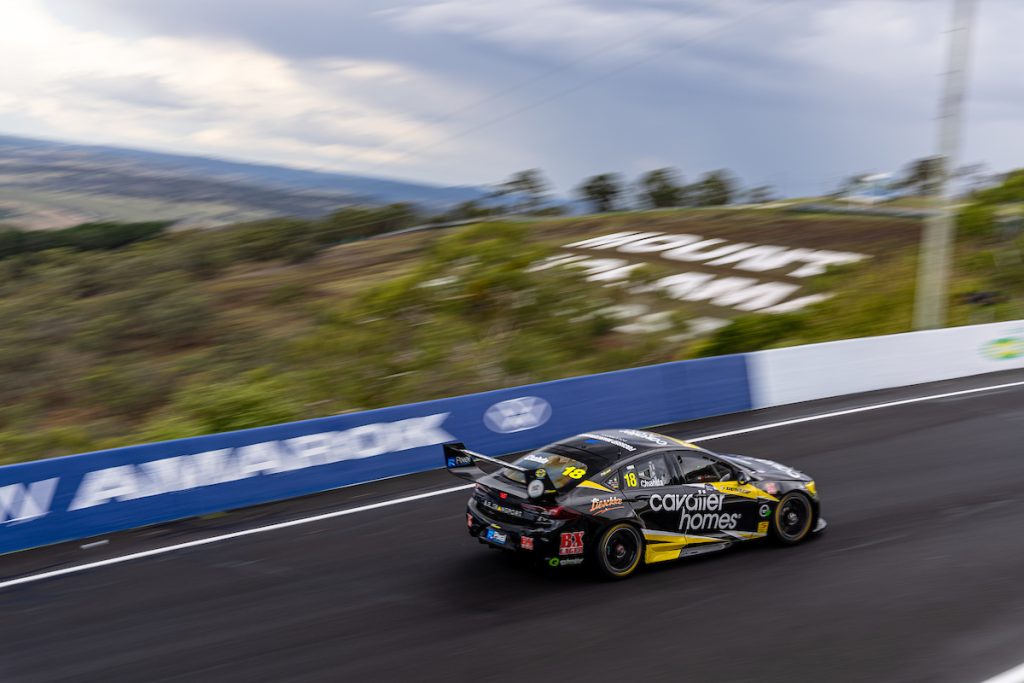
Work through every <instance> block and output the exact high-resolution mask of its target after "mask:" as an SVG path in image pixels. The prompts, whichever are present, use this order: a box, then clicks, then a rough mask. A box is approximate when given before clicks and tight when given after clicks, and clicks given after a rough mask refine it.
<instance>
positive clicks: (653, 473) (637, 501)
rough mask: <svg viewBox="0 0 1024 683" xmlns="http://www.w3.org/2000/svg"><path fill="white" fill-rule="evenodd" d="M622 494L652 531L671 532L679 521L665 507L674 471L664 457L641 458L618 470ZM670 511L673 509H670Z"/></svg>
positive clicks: (660, 455) (659, 455)
mask: <svg viewBox="0 0 1024 683" xmlns="http://www.w3.org/2000/svg"><path fill="white" fill-rule="evenodd" d="M618 478H619V486H620V490H621V491H622V492H623V493H624V494H625V496H626V500H627V501H629V503H630V504H631V505H632V507H633V510H634V511H635V512H636V514H637V516H638V517H640V519H641V520H642V521H643V523H644V527H645V528H646V529H647V530H649V531H652V532H653V531H663V530H672V529H674V528H675V523H676V518H675V515H674V514H673V513H672V510H671V509H666V507H665V506H664V505H663V504H662V502H663V500H664V498H665V496H667V495H671V483H672V482H671V480H672V471H671V470H670V469H669V465H668V462H667V461H666V460H665V456H664V455H663V454H662V453H654V454H652V455H649V456H647V457H643V458H638V459H637V460H636V461H634V462H631V463H629V464H627V465H625V466H624V467H622V468H620V469H619V473H618ZM669 507H671V505H670V506H669Z"/></svg>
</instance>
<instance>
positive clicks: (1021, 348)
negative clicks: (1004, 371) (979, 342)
mask: <svg viewBox="0 0 1024 683" xmlns="http://www.w3.org/2000/svg"><path fill="white" fill-rule="evenodd" d="M981 353H982V355H983V356H985V357H986V358H991V359H992V360H1010V359H1012V358H1020V357H1021V356H1024V337H1001V338H999V339H993V340H992V341H990V342H986V343H985V345H984V346H982V347H981Z"/></svg>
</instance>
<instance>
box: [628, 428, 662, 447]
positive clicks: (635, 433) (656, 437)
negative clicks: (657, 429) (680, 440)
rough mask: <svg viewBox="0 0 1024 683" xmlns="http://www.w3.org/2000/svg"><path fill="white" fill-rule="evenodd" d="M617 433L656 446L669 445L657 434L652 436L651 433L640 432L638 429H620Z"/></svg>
mask: <svg viewBox="0 0 1024 683" xmlns="http://www.w3.org/2000/svg"><path fill="white" fill-rule="evenodd" d="M619 433H620V434H626V435H627V436H635V437H637V438H640V439H643V440H645V441H650V442H651V443H655V444H658V445H659V446H668V445H669V443H668V441H666V440H665V439H663V438H662V437H661V436H659V435H657V434H652V433H651V432H642V431H640V430H639V429H620V430H619Z"/></svg>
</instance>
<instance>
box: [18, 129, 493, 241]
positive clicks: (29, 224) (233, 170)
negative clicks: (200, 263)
mask: <svg viewBox="0 0 1024 683" xmlns="http://www.w3.org/2000/svg"><path fill="white" fill-rule="evenodd" d="M485 194H486V190H484V189H483V188H479V187H442V186H435V185H427V184H422V183H414V182H406V181H399V180H387V179H382V178H372V177H367V176H359V175H351V174H346V173H328V172H322V171H307V170H302V169H296V168H286V167H282V166H271V165H266V164H250V163H242V162H235V161H226V160H222V159H212V158H207V157H197V156H185V155H178V154H164V153H160V152H147V151H142V150H135V149H124V148H118V147H102V146H92V145H75V144H65V143H59V142H51V141H46V140H33V139H28V138H20V137H13V136H3V135H0V223H3V224H7V225H14V226H18V227H25V228H34V229H45V228H57V227H66V226H69V225H75V224H77V223H83V222H87V221H140V220H174V221H178V222H179V223H180V224H181V225H195V226H215V225H222V224H225V223H234V222H239V221H246V220H256V219H260V218H269V217H273V216H300V217H316V216H322V215H325V214H327V213H330V212H331V211H334V210H337V209H338V208H341V207H343V206H347V205H352V204H373V205H379V204H391V203H394V202H411V203H414V204H417V205H419V206H421V207H423V208H424V209H426V210H430V211H440V210H442V209H445V208H447V207H450V206H453V205H454V204H458V203H460V202H464V201H467V200H471V199H480V198H481V197H483V196H484V195H485Z"/></svg>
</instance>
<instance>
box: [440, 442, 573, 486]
mask: <svg viewBox="0 0 1024 683" xmlns="http://www.w3.org/2000/svg"><path fill="white" fill-rule="evenodd" d="M441 448H442V449H443V450H444V466H445V467H446V468H447V469H448V471H449V472H451V473H452V474H454V475H455V476H456V477H459V478H460V479H465V480H466V481H472V482H475V481H476V480H478V479H480V478H481V477H484V476H486V475H487V474H488V473H487V472H484V471H483V470H482V469H480V467H478V466H477V462H481V461H482V462H486V463H489V464H491V465H497V466H498V467H504V468H506V469H510V470H515V471H516V472H522V473H523V477H524V478H525V480H526V491H527V493H528V494H529V496H530V498H540V497H541V496H543V495H545V494H554V493H555V485H554V483H553V482H552V481H551V477H549V476H548V473H547V470H545V469H544V468H543V467H536V468H530V467H523V466H521V465H513V464H512V463H508V462H505V461H504V460H499V459H498V458H492V457H490V456H489V455H483V454H482V453H476V452H474V451H471V450H469V449H468V448H466V445H465V444H463V443H460V442H458V441H452V442H449V443H446V444H444V445H442V446H441ZM534 482H539V485H535V484H534Z"/></svg>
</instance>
